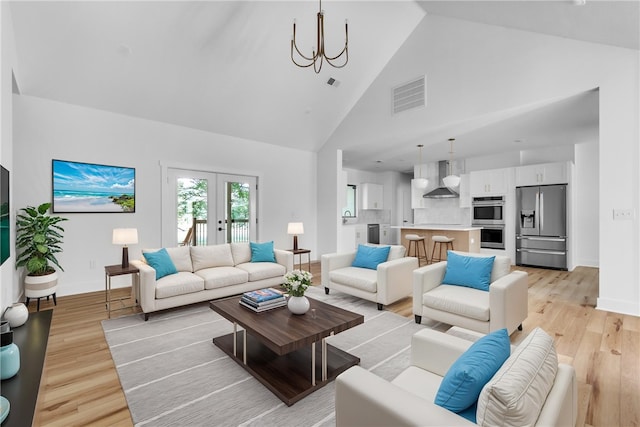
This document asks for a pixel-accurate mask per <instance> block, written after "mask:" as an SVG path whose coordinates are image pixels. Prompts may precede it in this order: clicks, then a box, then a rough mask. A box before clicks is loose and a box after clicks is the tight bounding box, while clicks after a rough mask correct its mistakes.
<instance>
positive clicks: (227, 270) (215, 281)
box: [195, 267, 249, 289]
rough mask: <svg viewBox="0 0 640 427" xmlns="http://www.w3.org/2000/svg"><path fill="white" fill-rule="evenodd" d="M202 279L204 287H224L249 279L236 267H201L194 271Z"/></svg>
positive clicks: (245, 273) (246, 274) (244, 272)
mask: <svg viewBox="0 0 640 427" xmlns="http://www.w3.org/2000/svg"><path fill="white" fill-rule="evenodd" d="M195 274H197V275H198V276H200V277H202V279H203V280H204V288H205V289H216V288H224V287H225V286H232V285H239V284H241V283H246V282H248V281H249V274H248V273H247V272H246V271H244V270H242V269H240V268H236V267H213V268H203V269H202V270H198V271H196V272H195Z"/></svg>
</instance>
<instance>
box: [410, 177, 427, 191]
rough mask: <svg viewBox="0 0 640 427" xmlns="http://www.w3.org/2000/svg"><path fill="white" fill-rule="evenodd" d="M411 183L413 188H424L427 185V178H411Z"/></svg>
mask: <svg viewBox="0 0 640 427" xmlns="http://www.w3.org/2000/svg"><path fill="white" fill-rule="evenodd" d="M411 185H412V186H413V188H417V189H419V190H424V189H425V188H427V187H428V186H429V180H428V179H426V178H415V179H412V180H411Z"/></svg>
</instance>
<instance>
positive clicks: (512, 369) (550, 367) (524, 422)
mask: <svg viewBox="0 0 640 427" xmlns="http://www.w3.org/2000/svg"><path fill="white" fill-rule="evenodd" d="M557 372H558V355H557V353H556V348H555V346H554V344H553V339H552V338H551V337H550V336H549V335H548V334H547V333H546V332H545V331H543V330H542V329H540V328H536V329H534V330H533V331H532V332H531V333H530V334H529V336H527V337H526V338H525V339H524V341H522V343H521V344H520V345H519V346H518V347H517V348H516V349H515V351H514V352H513V353H512V354H511V356H509V358H508V359H507V360H506V361H505V362H504V364H503V365H502V367H501V368H500V369H499V370H498V372H496V374H495V375H494V376H493V378H491V380H490V381H489V382H488V383H487V384H486V385H485V386H484V388H483V389H482V392H481V393H480V397H479V398H478V410H477V412H476V423H477V424H478V425H481V426H532V425H534V424H535V423H536V420H537V419H538V415H539V414H540V410H541V409H542V405H544V402H545V400H546V399H547V395H548V394H549V391H550V390H551V387H552V386H553V383H554V381H555V378H556V373H557Z"/></svg>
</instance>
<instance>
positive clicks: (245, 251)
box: [231, 242, 251, 265]
mask: <svg viewBox="0 0 640 427" xmlns="http://www.w3.org/2000/svg"><path fill="white" fill-rule="evenodd" d="M231 254H232V255H233V265H238V264H244V263H245V262H251V246H249V243H248V242H242V243H231Z"/></svg>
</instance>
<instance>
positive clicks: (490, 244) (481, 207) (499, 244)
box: [471, 196, 505, 249]
mask: <svg viewBox="0 0 640 427" xmlns="http://www.w3.org/2000/svg"><path fill="white" fill-rule="evenodd" d="M471 207H472V210H473V212H472V215H473V216H472V221H471V223H472V224H473V225H475V226H478V227H482V230H481V231H480V247H481V248H487V249H504V248H505V243H504V241H505V233H504V228H505V220H504V215H505V208H504V196H489V197H474V198H473V201H472V203H471Z"/></svg>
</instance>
